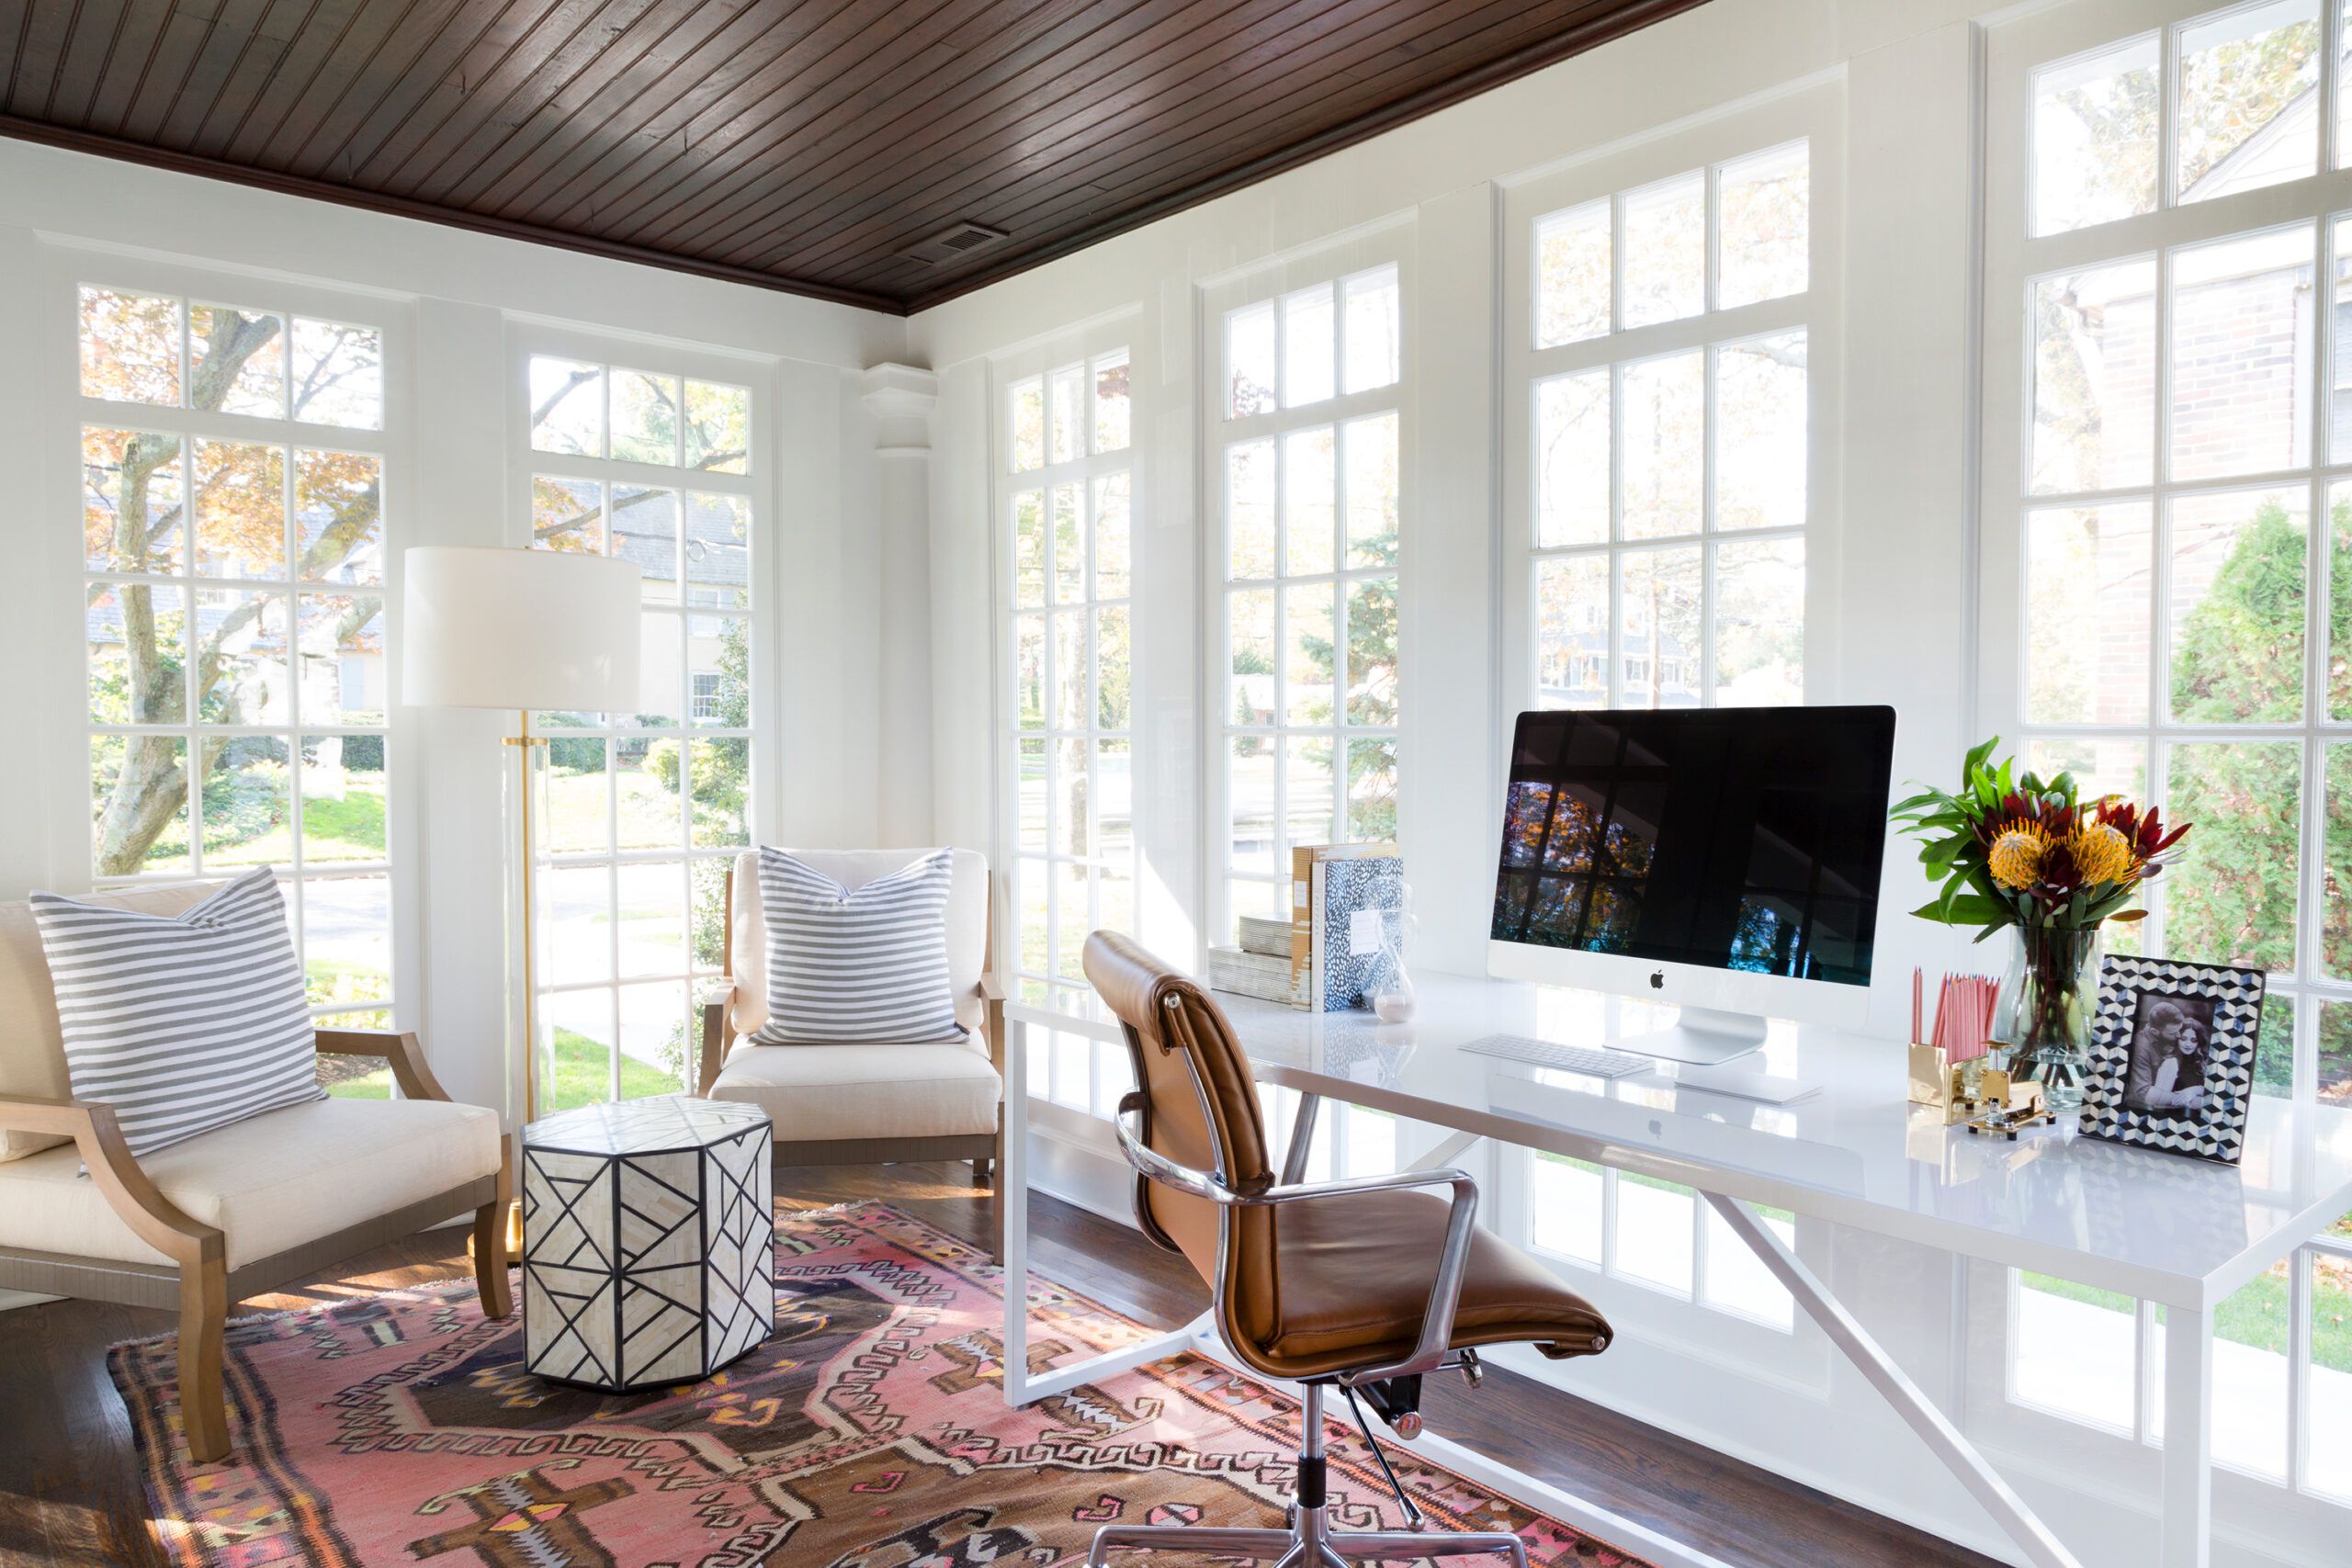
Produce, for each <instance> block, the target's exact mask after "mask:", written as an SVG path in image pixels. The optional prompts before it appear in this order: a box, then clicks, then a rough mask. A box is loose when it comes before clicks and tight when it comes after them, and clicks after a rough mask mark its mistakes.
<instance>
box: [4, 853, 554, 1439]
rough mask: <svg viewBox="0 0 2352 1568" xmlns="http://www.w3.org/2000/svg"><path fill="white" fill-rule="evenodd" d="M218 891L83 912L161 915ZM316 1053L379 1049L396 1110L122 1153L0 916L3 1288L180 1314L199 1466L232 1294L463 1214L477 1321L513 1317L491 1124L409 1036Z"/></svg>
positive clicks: (186, 1398) (212, 1424)
mask: <svg viewBox="0 0 2352 1568" xmlns="http://www.w3.org/2000/svg"><path fill="white" fill-rule="evenodd" d="M217 886H219V884H217V883H214V884H201V885H190V884H183V885H180V886H170V887H157V888H137V889H130V890H126V891H123V892H119V893H109V894H102V895H98V896H96V897H94V898H93V899H92V900H91V902H94V903H102V904H114V905H119V906H122V907H126V908H136V909H143V910H147V911H150V912H152V913H155V914H163V915H171V914H176V913H178V912H179V911H180V910H182V909H184V908H187V907H188V906H189V905H190V904H193V903H195V902H196V901H197V900H198V898H201V897H204V896H205V895H207V894H209V893H210V892H212V891H213V890H214V889H215V888H216V887H217ZM318 1046H319V1049H320V1051H322V1052H323V1053H326V1054H328V1055H361V1056H381V1057H383V1058H384V1059H385V1061H386V1062H387V1063H389V1064H390V1067H391V1072H392V1077H393V1079H394V1081H396V1082H397V1083H398V1084H399V1085H400V1087H401V1094H402V1096H403V1097H404V1098H402V1099H399V1100H317V1101H313V1102H311V1103H309V1104H305V1105H289V1106H286V1107H283V1108H282V1109H279V1110H277V1111H265V1112H264V1113H263V1114H261V1115H259V1116H254V1117H250V1118H248V1119H247V1120H245V1121H243V1122H233V1123H232V1124H230V1125H229V1126H226V1127H217V1128H214V1129H213V1130H212V1131H211V1132H209V1133H204V1134H199V1135H198V1136H196V1137H193V1138H187V1139H184V1140H183V1141H181V1142H179V1143H176V1144H173V1145H169V1146H168V1147H165V1148H161V1149H154V1150H151V1151H150V1152H149V1153H147V1154H146V1155H144V1156H133V1155H132V1154H131V1152H130V1146H129V1145H127V1144H125V1143H124V1142H123V1138H122V1134H121V1132H120V1130H119V1127H118V1126H117V1124H116V1121H115V1113H114V1111H113V1109H112V1108H111V1107H109V1106H106V1105H98V1104H92V1103H88V1102H85V1101H82V1100H75V1099H74V1095H73V1089H72V1084H71V1079H70V1078H69V1077H68V1076H67V1073H66V1066H65V1047H64V1044H63V1042H62V1036H61V1034H60V1032H59V1028H58V1021H57V1006H56V998H55V993H54V991H53V989H52V988H51V985H50V980H49V964H48V962H47V960H46V959H45V958H44V956H43V955H42V951H41V944H40V932H39V931H38V930H37V929H36V928H35V926H34V924H33V918H32V910H31V907H30V906H29V905H27V904H23V903H9V904H0V1288H5V1289H7V1290H15V1291H31V1292H39V1293H40V1294H43V1295H57V1296H74V1297H79V1298H82V1299H85V1300H88V1301H103V1302H120V1303H126V1304H128V1305H131V1306H153V1307H170V1306H173V1305H177V1306H178V1308H179V1309H180V1345H179V1365H180V1409H181V1419H182V1423H183V1425H184V1427H185V1428H186V1433H187V1447H188V1457H189V1458H190V1459H192V1460H195V1461H198V1462H206V1463H209V1462H211V1461H217V1460H221V1459H225V1458H227V1457H228V1453H229V1422H228V1412H227V1406H226V1402H225V1399H224V1396H223V1392H222V1386H221V1356H222V1345H221V1330H222V1328H223V1326H224V1325H226V1323H227V1321H228V1314H229V1303H232V1302H235V1301H239V1300H242V1299H243V1298H244V1297H246V1296H250V1295H257V1294H259V1293H261V1292H265V1291H267V1290H270V1289H272V1288H274V1287H276V1286H278V1285H282V1284H284V1283H286V1282H287V1281H288V1280H299V1279H300V1278H302V1277H303V1276H305V1275H308V1274H313V1273H316V1272H317V1271H318V1270H319V1269H323V1268H325V1267H327V1266H328V1265H329V1264H332V1263H334V1262H337V1261H339V1260H340V1259H342V1258H348V1257H350V1256H351V1255H352V1254H353V1253H356V1252H360V1251H364V1250H366V1249H367V1248H368V1247H374V1246H376V1245H378V1244H379V1243H381V1242H386V1241H391V1240H394V1239H396V1238H398V1237H401V1236H404V1235H413V1234H414V1233H416V1232H417V1231H420V1230H423V1229H424V1228H425V1227H426V1226H428V1225H433V1224H439V1223H440V1222H442V1221H444V1220H447V1219H452V1218H455V1217H457V1216H458V1215H460V1214H463V1213H467V1212H468V1211H471V1213H472V1214H473V1220H474V1229H473V1235H474V1273H475V1278H476V1280H477V1281H478V1282H479V1284H480V1285H481V1303H482V1311H483V1313H484V1314H486V1315H488V1316H490V1317H493V1318H500V1317H504V1316H505V1315H506V1314H507V1313H508V1312H509V1311H510V1310H511V1309H510V1302H509V1297H508V1292H507V1279H506V1221H505V1216H506V1201H507V1190H508V1179H507V1172H506V1166H505V1160H504V1155H503V1145H502V1144H501V1142H500V1139H499V1129H498V1113H497V1112H496V1111H489V1110H485V1109H483V1108H482V1107H480V1106H475V1105H458V1104H453V1103H452V1102H451V1101H450V1100H449V1097H448V1095H447V1093H445V1092H443V1090H442V1089H441V1086H440V1085H439V1084H438V1083H436V1082H435V1081H434V1077H433V1073H432V1071H431V1069H430V1068H428V1067H427V1066H425V1063H424V1055H423V1053H422V1052H421V1051H419V1049H418V1048H417V1042H416V1036H415V1035H413V1034H387V1033H377V1032H367V1031H359V1030H327V1029H322V1030H320V1031H319V1032H318ZM85 1167H86V1168H87V1169H88V1174H87V1175H86V1176H85V1175H84V1174H82V1172H83V1168H85Z"/></svg>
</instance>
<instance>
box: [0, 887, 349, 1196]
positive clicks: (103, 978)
mask: <svg viewBox="0 0 2352 1568" xmlns="http://www.w3.org/2000/svg"><path fill="white" fill-rule="evenodd" d="M29 902H30V903H31V905H32V908H33V919H34V921H35V922H36V923H37V924H38V925H39V926H40V945H41V950H42V952H44V953H46V954H47V955H48V957H49V978H50V984H51V987H54V988H55V990H56V992H57V1016H58V1021H59V1023H60V1024H61V1025H62V1032H63V1034H64V1037H65V1071H66V1076H67V1077H68V1078H69V1079H70V1080H71V1081H72V1082H73V1085H74V1098H75V1099H76V1100H91V1101H93V1102H95V1103H97V1104H101V1105H111V1106H113V1107H114V1112H115V1117H116V1119H117V1120H118V1121H119V1122H120V1123H121V1126H122V1135H123V1138H124V1140H125V1141H126V1142H127V1143H129V1144H130V1152H131V1153H132V1154H135V1155H143V1154H146V1153H148V1152H149V1151H151V1150H153V1149H160V1148H163V1147H164V1146H165V1145H169V1144H176V1143H178V1142H179V1141H181V1140H182V1139H183V1138H193V1137H195V1136H196V1135H197V1134H198V1133H206V1132H209V1131H211V1130H212V1129H213V1128H215V1127H225V1126H227V1125H228V1124H229V1123H230V1122H242V1121H243V1120H244V1119H245V1118H246V1117H248V1116H258V1115H260V1114H261V1113H262V1112H263V1111H275V1110H277V1108H278V1107H280V1106H284V1105H300V1104H302V1103H305V1102H306V1101H309V1100H323V1099H325V1098H326V1094H325V1091H324V1090H322V1089H320V1088H319V1081H318V1039H317V1035H316V1033H315V1032H314V1029H313V1026H312V1024H311V1007H310V999H309V998H308V997H307V996H306V995H305V994H304V991H303V986H302V970H301V965H300V964H299V963H298V962H297V961H296V960H295V957H294V939H293V937H292V936H291V935H290V934H289V933H288V931H287V929H286V900H285V898H284V897H282V896H281V895H280V894H279V893H278V891H277V877H276V876H274V875H273V874H271V873H270V871H269V869H268V868H267V867H266V866H264V867H261V868H259V869H256V870H254V871H250V872H247V873H246V874H244V875H243V876H240V877H238V878H237V879H236V880H235V881H234V882H231V883H229V884H227V885H226V886H222V887H221V888H220V891H218V892H216V893H214V894H212V895H211V896H210V897H207V898H205V899H203V900H201V901H200V902H198V903H196V904H193V905H191V906H189V907H188V908H186V909H184V910H182V911H181V912H180V913H179V914H177V915H153V914H147V913H144V912H142V911H140V910H137V909H123V908H107V906H105V905H102V904H85V903H81V902H79V901H78V900H75V899H73V898H68V897H64V896H62V894H56V893H35V894H33V895H32V897H31V898H30V900H29Z"/></svg>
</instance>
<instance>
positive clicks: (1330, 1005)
mask: <svg viewBox="0 0 2352 1568" xmlns="http://www.w3.org/2000/svg"><path fill="white" fill-rule="evenodd" d="M1291 887H1292V895H1291V918H1290V919H1287V920H1280V919H1264V918H1262V917H1260V916H1256V915H1244V916H1242V917H1240V918H1239V919H1238V921H1237V922H1236V931H1235V934H1236V935H1237V936H1238V938H1239V941H1238V943H1237V944H1236V945H1234V946H1231V947H1212V948H1211V949H1209V984H1210V986H1211V987H1215V988H1216V989H1217V990H1220V991H1233V992H1236V993H1238V994H1239V995H1241V996H1245V997H1256V998H1259V999H1260V1000H1261V1001H1269V1002H1280V1003H1282V1004H1283V1005H1284V1006H1286V1007H1295V1008H1301V1009H1304V1010H1307V1011H1311V1012H1344V1011H1347V1010H1350V1009H1352V1008H1361V1007H1365V1006H1369V1005H1370V998H1371V997H1372V995H1373V994H1374V992H1375V991H1376V990H1377V989H1378V988H1379V987H1380V986H1381V985H1383V984H1385V983H1386V980H1387V978H1388V976H1389V975H1390V971H1391V970H1392V968H1393V962H1392V960H1391V958H1390V957H1389V952H1388V950H1387V949H1386V948H1385V946H1384V943H1383V937H1384V935H1385V937H1386V938H1387V939H1388V941H1389V942H1390V943H1393V942H1395V940H1396V939H1397V935H1398V930H1397V927H1398V923H1399V922H1400V921H1401V919H1402V918H1403V915H1404V862H1403V861H1401V860H1399V859H1398V858H1397V846H1395V845H1394V844H1301V845H1298V846H1296V847H1295V848H1294V849H1293V850H1292V851H1291Z"/></svg>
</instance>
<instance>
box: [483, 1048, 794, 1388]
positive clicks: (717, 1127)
mask: <svg viewBox="0 0 2352 1568" xmlns="http://www.w3.org/2000/svg"><path fill="white" fill-rule="evenodd" d="M772 1136H773V1134H772V1132H771V1129H770V1127H769V1123H768V1113H767V1112H766V1111H762V1110H761V1109H759V1107H757V1106H754V1105H745V1104H741V1103H737V1102H731V1101H721V1100H695V1099H690V1098H688V1097H687V1096H684V1095H664V1096H662V1097H661V1098H658V1099H653V1100H621V1101H618V1102H616V1103H613V1104H608V1105H586V1106H582V1107H581V1108H580V1109H579V1110H577V1111H563V1112H561V1113H560V1114H558V1115H554V1116H549V1117H546V1118H543V1119H542V1120H540V1121H537V1122H532V1123H531V1124H530V1125H529V1126H527V1127H526V1128H524V1129H523V1348H524V1365H525V1366H526V1368H527V1369H528V1370H529V1371H533V1372H535V1373H537V1374H538V1375H539V1376H540V1377H544V1378H548V1379H551V1380H553V1381H555V1382H568V1383H580V1384H582V1385H584V1386H587V1387H590V1388H597V1389H603V1390H605V1391H606V1392H608V1393H622V1392H625V1391H627V1390H629V1389H639V1388H652V1387H661V1386H665V1385H668V1384H673V1383H681V1382H695V1380H697V1379H700V1378H703V1377H707V1376H708V1375H709V1374H710V1373H711V1372H713V1371H717V1370H718V1368H720V1367H723V1366H725V1365H726V1364H727V1363H728V1362H729V1361H731V1360H733V1359H735V1358H737V1357H738V1356H741V1355H742V1354H743V1353H744V1352H745V1351H747V1350H749V1349H751V1348H752V1347H753V1346H755V1345H757V1344H759V1343H760V1342H761V1341H762V1340H763V1339H765V1338H766V1337H768V1336H769V1335H770V1334H772V1333H774V1332H775V1271H774V1256H775V1255H774V1252H773V1250H772V1248H773V1245H774V1241H775V1218H774V1215H773V1211H772V1208H771V1197H772V1189H771V1181H772V1179H771V1176H770V1174H769V1168H768V1162H769V1150H770V1146H771V1143H772Z"/></svg>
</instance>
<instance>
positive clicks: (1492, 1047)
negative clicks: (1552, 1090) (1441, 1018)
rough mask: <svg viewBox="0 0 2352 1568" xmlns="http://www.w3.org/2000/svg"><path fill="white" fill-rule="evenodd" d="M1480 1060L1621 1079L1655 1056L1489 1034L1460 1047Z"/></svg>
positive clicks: (1644, 1067)
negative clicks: (1495, 1059) (1487, 1058)
mask: <svg viewBox="0 0 2352 1568" xmlns="http://www.w3.org/2000/svg"><path fill="white" fill-rule="evenodd" d="M1462 1048H1463V1049H1464V1051H1474V1052H1476V1053H1477V1054H1478V1055H1481V1056H1500V1057H1503V1058H1504V1059H1505V1060H1507V1061H1512V1062H1526V1063H1529V1064H1531V1065H1532V1066H1538V1067H1556V1068H1558V1069H1559V1070H1560V1071H1562V1072H1564V1073H1582V1074H1584V1075H1585V1076H1586V1077H1596V1078H1622V1077H1631V1076H1632V1075H1633V1074H1634V1073H1645V1072H1648V1071H1649V1070H1650V1069H1651V1068H1652V1067H1655V1066H1657V1057H1655V1056H1635V1055H1628V1054H1626V1053H1625V1052H1623V1051H1592V1050H1588V1049H1586V1048H1585V1047H1584V1046H1581V1045H1555V1044H1554V1043H1552V1042H1551V1041H1549V1040H1531V1039H1529V1038H1528V1037H1527V1036H1526V1035H1524V1034H1489V1035H1487V1037H1486V1038H1485V1039H1483V1040H1473V1041H1471V1042H1470V1043H1468V1044H1466V1045H1464V1046H1463V1047H1462Z"/></svg>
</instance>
